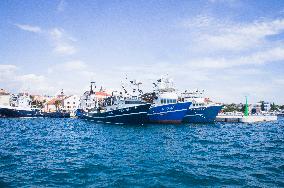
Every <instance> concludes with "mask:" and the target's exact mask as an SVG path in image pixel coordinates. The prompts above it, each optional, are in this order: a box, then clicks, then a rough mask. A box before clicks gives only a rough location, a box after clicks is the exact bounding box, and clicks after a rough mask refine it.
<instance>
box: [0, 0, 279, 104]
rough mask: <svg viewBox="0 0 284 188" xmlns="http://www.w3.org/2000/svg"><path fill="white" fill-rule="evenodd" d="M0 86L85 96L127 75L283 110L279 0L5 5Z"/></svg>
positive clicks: (9, 0)
mask: <svg viewBox="0 0 284 188" xmlns="http://www.w3.org/2000/svg"><path fill="white" fill-rule="evenodd" d="M0 17H1V21H0V41H1V42H0V88H3V89H5V90H8V91H11V92H22V91H28V92H31V93H34V94H50V95H53V94H55V93H58V92H60V91H61V89H64V91H65V93H67V94H79V95H80V94H82V93H83V92H84V91H85V90H86V89H88V88H89V84H90V81H96V83H97V86H98V87H99V88H100V86H103V87H104V88H109V89H117V88H119V86H120V83H121V81H123V80H124V78H125V75H127V76H128V78H129V79H137V80H140V81H142V82H143V85H142V88H144V89H145V90H146V91H150V90H151V88H152V82H153V81H155V80H157V79H159V77H160V76H162V75H165V74H168V75H169V76H170V77H171V78H173V80H174V81H175V85H176V87H177V88H178V89H179V90H180V91H183V90H185V89H195V88H198V89H204V90H205V91H206V96H208V97H210V98H212V99H213V100H214V101H217V102H226V103H230V102H235V103H239V102H243V103H244V102H245V96H248V99H249V103H253V102H257V101H260V100H265V101H269V102H275V103H277V104H284V98H283V97H282V93H283V89H284V74H283V73H284V64H283V61H284V46H283V42H284V1H279V0H278V1H276V0H270V1H265V0H262V1H244V0H243V1H242V0H227V1H225V0H202V1H171V0H168V1H167V0H161V1H159V0H155V1H142V0H134V1H131V0H126V1H111V0H110V1H103V0H85V1H75V0H51V1H44V0H37V1H33V0H26V1H20V0H2V1H0Z"/></svg>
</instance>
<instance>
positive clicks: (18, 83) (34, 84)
mask: <svg viewBox="0 0 284 188" xmlns="http://www.w3.org/2000/svg"><path fill="white" fill-rule="evenodd" d="M20 70H21V69H20V68H19V67H17V66H15V65H7V64H6V65H0V84H1V85H5V86H7V88H6V89H8V90H10V91H13V90H15V88H17V91H18V92H23V91H28V92H31V93H40V94H44V93H47V92H50V93H53V92H54V87H53V86H51V85H50V84H49V83H48V80H47V79H46V77H45V76H44V75H37V74H21V73H20Z"/></svg>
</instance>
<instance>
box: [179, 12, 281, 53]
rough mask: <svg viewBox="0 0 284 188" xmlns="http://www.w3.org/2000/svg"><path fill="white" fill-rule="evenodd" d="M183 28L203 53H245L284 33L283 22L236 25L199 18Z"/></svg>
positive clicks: (185, 23)
mask: <svg viewBox="0 0 284 188" xmlns="http://www.w3.org/2000/svg"><path fill="white" fill-rule="evenodd" d="M182 25H183V26H185V27H187V28H188V29H189V32H190V34H191V35H192V36H193V37H192V39H193V42H194V44H193V45H192V46H193V47H194V46H196V47H197V48H199V49H200V50H211V51H216V50H227V51H228V50H233V52H234V51H244V50H248V49H252V48H253V49H255V48H259V46H261V45H266V42H269V41H268V40H267V36H270V35H276V34H279V33H281V32H283V31H284V19H276V20H272V21H255V22H253V23H234V22H232V21H229V20H226V19H224V20H220V19H214V18H213V17H208V16H206V15H199V16H197V17H196V18H194V19H191V20H187V21H184V22H183V24H182Z"/></svg>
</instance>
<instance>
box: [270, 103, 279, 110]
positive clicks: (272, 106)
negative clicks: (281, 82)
mask: <svg viewBox="0 0 284 188" xmlns="http://www.w3.org/2000/svg"><path fill="white" fill-rule="evenodd" d="M276 110H278V108H277V105H275V104H274V103H272V104H271V105H270V111H276Z"/></svg>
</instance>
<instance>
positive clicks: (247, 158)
mask: <svg viewBox="0 0 284 188" xmlns="http://www.w3.org/2000/svg"><path fill="white" fill-rule="evenodd" d="M23 186H27V187H193V186H196V187H203V186H213V187H222V186H233V187H236V186H237V187H238V186H240V187H243V186H246V187H284V119H283V118H279V119H278V121H277V122H265V123H257V124H238V123H235V124H230V123H215V124H203V125H202V124H201V125H200V124H181V125H154V124H149V125H137V126H134V125H112V124H96V123H93V122H88V121H84V120H80V119H52V118H50V119H48V118H34V119H23V118H20V119H19V118H15V119H5V118H2V119H0V187H23Z"/></svg>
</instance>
